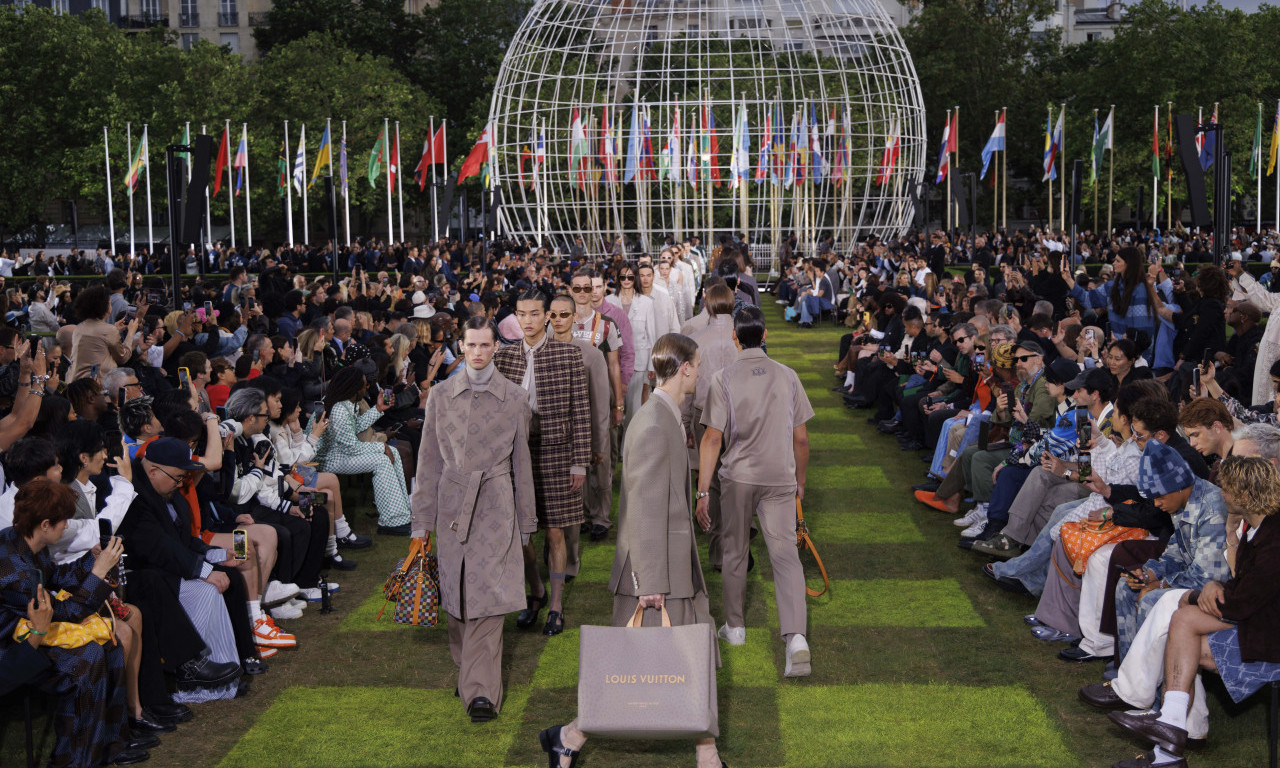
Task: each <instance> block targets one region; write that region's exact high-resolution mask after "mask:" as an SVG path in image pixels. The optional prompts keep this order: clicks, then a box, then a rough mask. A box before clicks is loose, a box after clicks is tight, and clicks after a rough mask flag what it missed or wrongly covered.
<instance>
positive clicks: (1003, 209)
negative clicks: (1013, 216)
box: [1000, 107, 1009, 232]
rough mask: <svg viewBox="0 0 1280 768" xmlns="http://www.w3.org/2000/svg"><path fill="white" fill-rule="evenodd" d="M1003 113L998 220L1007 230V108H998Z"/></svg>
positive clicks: (1006, 230)
mask: <svg viewBox="0 0 1280 768" xmlns="http://www.w3.org/2000/svg"><path fill="white" fill-rule="evenodd" d="M1000 114H1002V115H1004V151H1003V152H1001V153H1000V166H1001V168H1000V185H1001V186H1002V187H1003V192H1002V193H1001V195H1000V196H1001V198H1002V200H1001V204H1000V220H1001V221H1002V222H1003V223H1004V227H1003V229H1004V231H1005V232H1008V231H1009V110H1008V108H1007V107H1001V108H1000Z"/></svg>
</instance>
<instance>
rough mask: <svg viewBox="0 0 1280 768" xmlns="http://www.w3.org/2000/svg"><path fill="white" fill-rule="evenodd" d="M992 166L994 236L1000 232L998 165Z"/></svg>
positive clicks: (998, 114) (997, 118)
mask: <svg viewBox="0 0 1280 768" xmlns="http://www.w3.org/2000/svg"><path fill="white" fill-rule="evenodd" d="M999 123H1000V110H998V109H997V110H996V124H999ZM1005 130H1008V128H1007V127H1006V129H1005ZM1005 141H1006V142H1008V139H1005ZM993 165H995V167H994V168H992V169H991V172H992V173H994V174H995V177H994V178H992V180H991V181H992V184H991V186H993V187H995V191H996V193H995V205H993V206H991V209H992V210H991V215H992V217H993V220H994V222H993V223H992V225H991V233H992V234H993V235H994V234H995V233H996V232H999V231H1000V164H999V163H993Z"/></svg>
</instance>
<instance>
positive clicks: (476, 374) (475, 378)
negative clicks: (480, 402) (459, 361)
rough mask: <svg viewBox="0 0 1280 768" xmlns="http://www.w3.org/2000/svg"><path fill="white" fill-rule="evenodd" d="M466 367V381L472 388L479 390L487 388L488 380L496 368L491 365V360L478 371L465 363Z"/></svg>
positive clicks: (490, 379)
mask: <svg viewBox="0 0 1280 768" xmlns="http://www.w3.org/2000/svg"><path fill="white" fill-rule="evenodd" d="M466 369H467V382H468V383H469V384H471V388H472V389H476V390H479V391H481V392H483V391H485V390H486V389H488V388H489V382H490V381H492V380H493V372H494V371H495V370H496V369H495V368H494V366H493V361H492V360H490V361H489V364H488V365H486V366H485V367H483V368H481V369H480V370H478V371H477V370H476V369H475V368H472V367H471V366H470V365H467V366H466Z"/></svg>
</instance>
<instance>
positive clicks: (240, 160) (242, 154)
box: [231, 128, 249, 197]
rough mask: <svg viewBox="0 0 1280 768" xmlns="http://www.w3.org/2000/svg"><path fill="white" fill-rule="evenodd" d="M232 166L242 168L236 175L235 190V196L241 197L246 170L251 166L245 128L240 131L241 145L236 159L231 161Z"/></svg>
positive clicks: (237, 150) (237, 149)
mask: <svg viewBox="0 0 1280 768" xmlns="http://www.w3.org/2000/svg"><path fill="white" fill-rule="evenodd" d="M231 167H232V168H239V169H240V173H239V174H238V175H237V176H236V192H235V196H236V197H239V196H240V189H241V188H242V187H243V186H244V172H245V171H246V170H247V169H248V168H249V142H248V137H247V136H246V135H245V133H244V129H243V128H242V129H241V131H240V146H239V147H237V148H236V159H235V161H234V162H232V163H231Z"/></svg>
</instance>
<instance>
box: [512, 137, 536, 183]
mask: <svg viewBox="0 0 1280 768" xmlns="http://www.w3.org/2000/svg"><path fill="white" fill-rule="evenodd" d="M532 159H533V145H532V144H522V145H520V159H519V160H518V161H517V162H516V178H517V179H518V180H519V184H520V186H522V187H523V186H524V161H525V160H532ZM529 189H533V181H532V179H530V182H529Z"/></svg>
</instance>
